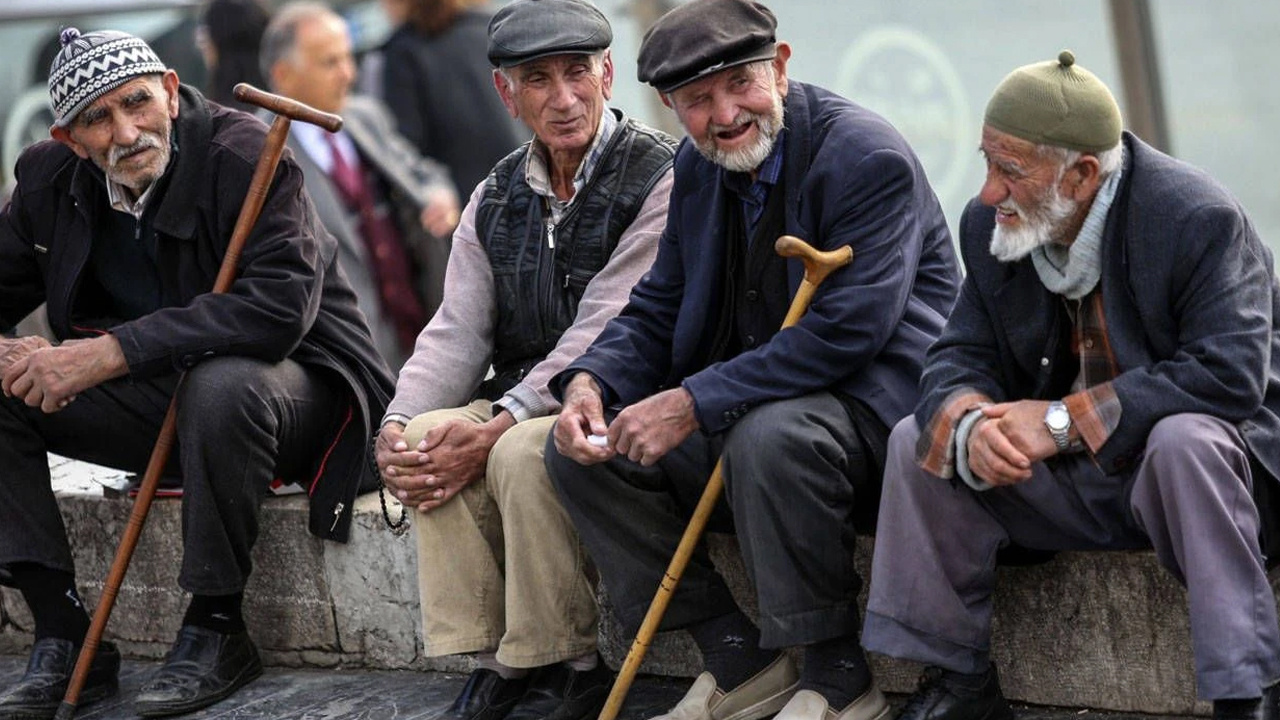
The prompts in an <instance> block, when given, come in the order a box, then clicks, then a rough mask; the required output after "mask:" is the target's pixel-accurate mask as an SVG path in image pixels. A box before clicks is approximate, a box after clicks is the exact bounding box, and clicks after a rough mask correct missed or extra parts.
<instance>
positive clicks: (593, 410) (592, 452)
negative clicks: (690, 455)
mask: <svg viewBox="0 0 1280 720" xmlns="http://www.w3.org/2000/svg"><path fill="white" fill-rule="evenodd" d="M697 429H698V420H697V417H696V416H695V415H694V405H693V396H692V395H690V394H689V391H688V390H685V389H684V388H683V387H678V388H672V389H671V390H664V391H662V392H660V393H658V394H656V395H653V396H651V397H648V398H645V399H644V400H641V401H640V402H638V403H636V404H634V405H631V406H629V407H627V408H625V409H624V410H622V412H620V413H618V415H617V417H615V418H614V419H613V422H612V423H605V419H604V402H603V401H602V400H601V391H600V387H599V386H598V385H596V382H595V380H594V379H592V377H591V376H590V375H588V374H587V373H578V374H577V375H575V376H574V377H573V379H572V380H570V381H569V384H568V385H567V386H566V387H565V392H564V407H562V408H561V409H560V417H559V418H558V419H557V420H556V426H555V429H554V430H553V431H552V436H553V437H554V438H555V443H556V449H557V450H559V451H560V453H561V454H562V455H564V456H565V457H568V458H570V459H572V460H574V461H576V462H578V463H580V464H582V465H594V464H596V463H601V462H605V461H606V460H609V459H611V458H613V457H614V456H616V455H623V456H625V457H627V458H628V459H630V460H632V461H633V462H637V463H639V464H641V465H643V466H645V467H648V466H650V465H653V464H654V463H656V462H658V460H659V459H661V458H662V456H664V455H666V454H667V453H668V452H670V451H671V450H672V449H673V448H675V447H676V446H677V445H679V444H680V443H682V442H684V441H685V439H687V438H688V437H689V436H690V435H692V434H693V432H694V431H695V430H697ZM588 435H597V436H604V437H605V438H606V443H605V444H604V445H603V446H598V445H593V444H592V443H591V442H589V441H588V440H587V436H588Z"/></svg>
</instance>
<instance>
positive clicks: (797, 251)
mask: <svg viewBox="0 0 1280 720" xmlns="http://www.w3.org/2000/svg"><path fill="white" fill-rule="evenodd" d="M773 249H774V251H775V252H777V253H778V254H779V255H781V256H782V257H785V258H792V257H798V258H800V262H802V263H804V277H805V279H806V280H808V281H809V282H811V283H813V284H814V285H819V284H821V283H822V281H823V280H826V279H827V276H828V275H830V274H831V273H832V272H834V271H836V270H838V269H840V268H842V267H844V266H845V265H848V264H849V263H851V262H853V248H851V247H849V246H848V245H845V246H844V247H838V248H836V249H835V250H828V251H826V252H822V251H821V250H817V249H815V248H814V247H813V246H812V245H810V244H809V243H807V242H805V241H803V240H801V239H800V238H798V237H796V236H795V235H783V236H782V237H780V238H778V241H777V242H776V243H774V244H773Z"/></svg>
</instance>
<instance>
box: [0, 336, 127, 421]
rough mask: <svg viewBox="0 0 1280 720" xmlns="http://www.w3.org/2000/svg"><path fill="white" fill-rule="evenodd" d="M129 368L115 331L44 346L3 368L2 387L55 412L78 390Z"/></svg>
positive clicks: (5, 391) (29, 404)
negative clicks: (95, 336)
mask: <svg viewBox="0 0 1280 720" xmlns="http://www.w3.org/2000/svg"><path fill="white" fill-rule="evenodd" d="M128 370H129V366H128V363H127V362H126V361H125V358H124V352H123V351H122V350H121V349H120V342H119V341H118V340H116V338H115V336H113V335H102V336H100V337H97V338H94V339H92V340H85V341H82V342H74V343H66V344H63V345H60V346H57V347H52V346H51V347H42V348H39V349H37V350H34V351H32V352H30V353H28V354H27V355H25V356H23V357H22V358H20V359H18V360H16V361H15V362H14V363H13V364H12V365H10V366H9V367H8V369H6V370H5V372H4V378H3V380H2V381H0V389H3V391H4V394H5V395H8V396H10V397H17V398H22V401H23V402H25V403H26V404H27V405H28V406H30V407H38V408H40V409H41V410H43V411H44V412H46V413H53V412H57V411H58V410H61V409H62V408H64V407H66V406H67V405H68V404H69V403H71V401H72V400H74V399H75V397H76V395H77V394H78V393H81V392H83V391H85V390H88V389H89V388H91V387H94V386H96V385H98V384H100V383H103V382H106V381H107V380H111V379H113V378H117V377H121V376H122V375H124V374H125V373H127V372H128Z"/></svg>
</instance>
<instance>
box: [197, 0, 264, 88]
mask: <svg viewBox="0 0 1280 720" xmlns="http://www.w3.org/2000/svg"><path fill="white" fill-rule="evenodd" d="M270 19H271V13H269V12H268V11H267V8H266V6H265V5H264V4H263V3H262V1H261V0H208V2H207V3H206V4H205V6H204V8H203V9H202V10H201V12H200V24H199V25H198V26H196V45H197V46H199V48H200V52H201V54H203V55H204V62H205V66H206V67H207V68H208V69H209V74H208V80H207V81H206V82H205V85H204V87H203V88H202V90H203V91H204V94H205V96H206V97H208V98H209V99H210V100H212V101H214V102H216V103H219V104H221V105H226V106H228V107H233V108H236V109H237V110H244V111H246V112H254V111H255V108H254V107H253V106H251V105H243V104H241V103H239V102H238V101H236V100H235V98H233V97H232V96H231V88H233V87H235V85H236V83H241V82H246V83H249V84H250V85H253V86H254V87H257V88H263V89H265V88H266V87H267V83H266V81H265V80H263V78H262V71H261V70H260V69H259V68H258V49H259V47H260V46H261V45H262V32H263V30H265V29H266V27H267V21H268V20H270Z"/></svg>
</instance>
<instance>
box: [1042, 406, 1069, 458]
mask: <svg viewBox="0 0 1280 720" xmlns="http://www.w3.org/2000/svg"><path fill="white" fill-rule="evenodd" d="M1044 426H1045V427H1046V428H1048V429H1049V434H1050V435H1051V436H1053V444H1054V445H1057V446H1058V452H1066V451H1067V450H1069V449H1071V438H1070V437H1069V433H1070V432H1071V413H1069V412H1067V406H1066V405H1064V404H1063V403H1061V402H1051V403H1049V409H1048V410H1045V411H1044Z"/></svg>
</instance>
